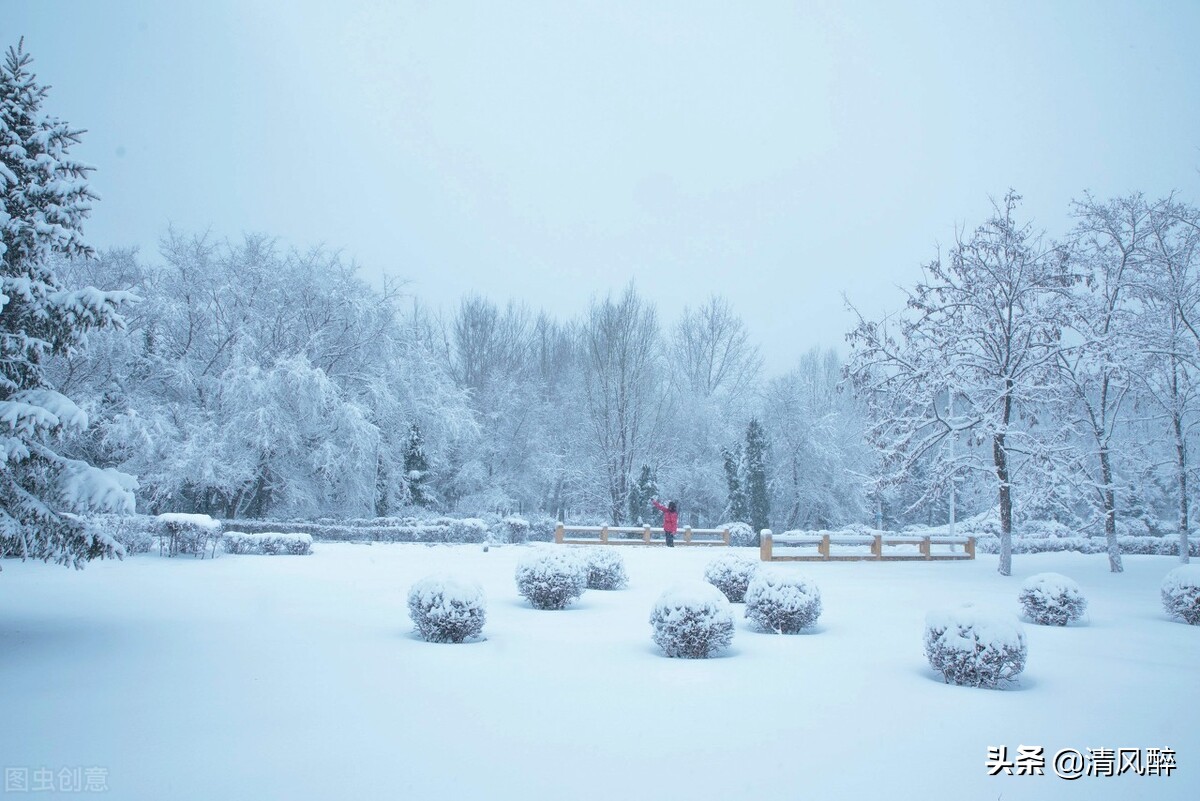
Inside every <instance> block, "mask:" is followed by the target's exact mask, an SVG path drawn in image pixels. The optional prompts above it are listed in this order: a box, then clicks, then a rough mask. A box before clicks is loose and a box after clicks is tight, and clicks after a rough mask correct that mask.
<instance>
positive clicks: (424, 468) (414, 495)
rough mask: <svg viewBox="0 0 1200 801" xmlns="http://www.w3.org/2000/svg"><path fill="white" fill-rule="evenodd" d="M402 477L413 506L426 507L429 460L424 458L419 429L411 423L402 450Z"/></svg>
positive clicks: (423, 446)
mask: <svg viewBox="0 0 1200 801" xmlns="http://www.w3.org/2000/svg"><path fill="white" fill-rule="evenodd" d="M404 475H405V477H406V478H407V482H408V498H409V502H410V503H411V504H412V505H413V506H427V505H428V504H429V500H430V499H429V497H428V496H427V495H426V494H425V479H426V478H427V477H428V475H429V460H428V459H427V458H426V457H425V445H424V443H423V440H422V439H421V429H420V427H419V426H418V425H417V424H416V423H413V424H412V425H410V426H409V428H408V446H407V447H406V448H405V449H404Z"/></svg>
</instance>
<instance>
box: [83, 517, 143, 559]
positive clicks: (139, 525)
mask: <svg viewBox="0 0 1200 801" xmlns="http://www.w3.org/2000/svg"><path fill="white" fill-rule="evenodd" d="M88 523H89V524H90V525H91V526H92V527H93V528H94V529H95V530H98V531H99V532H100V533H101V534H107V535H108V536H110V537H112V538H113V539H114V540H116V541H117V542H118V543H119V544H120V545H121V547H122V548H124V549H125V555H126V556H132V555H133V554H137V553H148V552H149V551H151V550H153V548H154V531H155V528H156V523H155V520H154V518H152V517H149V516H147V515H95V516H93V517H91V518H89V519H88Z"/></svg>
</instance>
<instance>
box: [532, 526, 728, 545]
mask: <svg viewBox="0 0 1200 801" xmlns="http://www.w3.org/2000/svg"><path fill="white" fill-rule="evenodd" d="M570 534H586V535H588V536H586V537H578V536H576V537H568V535H570ZM614 534H617V535H620V534H639V535H640V536H639V537H637V538H625V537H616V538H615V539H614V537H613V535H614ZM656 534H657V535H659V536H658V537H655V535H656ZM697 536H699V537H700V538H699V539H697ZM554 541H555V542H557V543H559V544H560V545H561V544H563V543H566V544H567V545H666V543H667V540H666V533H665V532H664V531H663V530H662V529H661V528H651V527H650V526H566V525H563V524H562V523H559V524H558V526H557V527H556V528H555V529H554ZM675 544H676V545H728V544H729V529H727V528H692V527H691V526H687V527H686V528H683V529H680V530H679V531H677V532H676V533H675Z"/></svg>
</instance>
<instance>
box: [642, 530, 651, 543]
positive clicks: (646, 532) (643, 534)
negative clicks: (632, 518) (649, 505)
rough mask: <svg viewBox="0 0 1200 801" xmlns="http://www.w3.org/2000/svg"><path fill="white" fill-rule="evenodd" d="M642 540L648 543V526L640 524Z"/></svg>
mask: <svg viewBox="0 0 1200 801" xmlns="http://www.w3.org/2000/svg"><path fill="white" fill-rule="evenodd" d="M642 542H644V543H646V544H647V545H649V544H650V527H649V526H642Z"/></svg>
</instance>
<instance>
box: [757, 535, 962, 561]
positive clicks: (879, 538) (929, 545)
mask: <svg viewBox="0 0 1200 801" xmlns="http://www.w3.org/2000/svg"><path fill="white" fill-rule="evenodd" d="M759 542H760V543H761V544H760V546H759V547H760V552H759V555H760V557H761V558H762V560H763V561H764V562H836V561H851V560H854V561H863V560H875V561H880V560H922V561H928V560H954V559H974V558H975V538H974V537H968V536H949V535H945V534H888V533H882V532H881V533H878V534H855V533H852V532H844V533H843V532H820V533H804V532H796V533H791V532H784V533H783V534H778V535H776V534H772V533H771V530H770V529H763V531H762V536H761V538H760V539H759ZM776 545H784V546H794V547H806V546H807V547H809V548H811V547H813V546H815V547H816V552H815V553H807V554H794V553H793V554H789V555H786V556H783V555H779V554H776V552H775V546H776ZM960 545H961V546H963V550H961V551H959V550H957V549H956V548H957V546H960ZM863 546H867V547H868V548H869V550H867V551H864V550H863ZM933 546H949V547H948V548H946V549H944V550H938V551H936V552H935V551H934V550H933ZM834 547H837V548H838V550H837V551H834V550H833V549H834Z"/></svg>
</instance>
